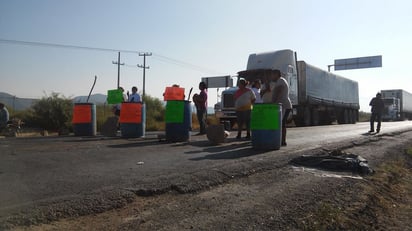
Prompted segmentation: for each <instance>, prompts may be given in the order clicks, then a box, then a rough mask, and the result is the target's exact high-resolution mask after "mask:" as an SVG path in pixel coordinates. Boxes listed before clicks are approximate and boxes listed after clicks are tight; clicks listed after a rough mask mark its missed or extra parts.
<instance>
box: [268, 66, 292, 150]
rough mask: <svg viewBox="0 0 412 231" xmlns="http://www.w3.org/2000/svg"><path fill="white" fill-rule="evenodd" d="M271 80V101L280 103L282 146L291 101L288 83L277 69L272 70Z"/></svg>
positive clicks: (283, 144) (284, 143) (284, 140)
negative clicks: (272, 84)
mask: <svg viewBox="0 0 412 231" xmlns="http://www.w3.org/2000/svg"><path fill="white" fill-rule="evenodd" d="M272 80H273V81H275V87H274V89H273V93H272V103H278V104H282V146H286V145H287V144H286V122H287V119H288V116H289V113H290V112H291V111H292V102H291V101H290V98H289V84H288V81H286V79H285V78H283V77H282V75H281V73H280V70H278V69H275V70H272Z"/></svg>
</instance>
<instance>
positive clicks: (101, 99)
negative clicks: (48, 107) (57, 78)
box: [0, 92, 107, 111]
mask: <svg viewBox="0 0 412 231" xmlns="http://www.w3.org/2000/svg"><path fill="white" fill-rule="evenodd" d="M106 98H107V96H106V95H103V94H94V95H91V96H90V99H89V103H95V104H105V103H106ZM38 100H39V99H29V98H19V97H17V96H14V95H11V94H8V93H5V92H0V102H2V103H4V104H5V105H6V107H7V108H9V109H13V110H16V111H21V110H26V109H29V108H30V107H31V106H32V105H33V104H34V103H35V102H36V101H38ZM86 101H87V96H76V97H74V98H73V102H74V103H85V102H86Z"/></svg>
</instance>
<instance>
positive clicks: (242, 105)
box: [193, 70, 292, 146]
mask: <svg viewBox="0 0 412 231" xmlns="http://www.w3.org/2000/svg"><path fill="white" fill-rule="evenodd" d="M265 79H266V81H265V82H264V83H263V86H262V83H261V81H260V80H259V79H257V80H255V81H254V82H253V83H252V85H249V83H248V82H247V81H246V80H245V79H243V78H240V79H239V81H238V87H239V89H238V90H237V91H236V92H235V94H234V100H235V110H236V117H237V127H238V130H237V136H236V138H237V139H241V135H242V130H243V127H244V126H245V127H246V137H245V138H246V139H250V138H251V134H250V133H251V129H250V120H251V110H252V106H253V104H256V103H278V104H282V145H283V146H285V145H286V122H287V118H288V116H289V113H290V112H291V110H292V103H291V101H290V98H289V84H288V82H287V81H286V79H285V78H283V77H282V76H281V72H280V71H279V70H272V71H271V72H270V73H268V76H265ZM199 90H200V93H199V94H195V95H194V96H193V101H194V103H195V106H196V114H197V119H198V121H199V127H200V129H199V133H198V134H197V135H203V134H206V116H207V85H206V83H205V82H200V83H199Z"/></svg>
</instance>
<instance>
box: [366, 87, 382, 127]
mask: <svg viewBox="0 0 412 231" xmlns="http://www.w3.org/2000/svg"><path fill="white" fill-rule="evenodd" d="M369 106H371V107H372V108H371V111H372V114H371V117H370V127H371V129H370V130H369V132H375V129H374V127H375V121H376V122H378V124H377V127H376V133H379V132H380V131H381V121H382V114H383V109H384V103H383V100H382V95H381V93H380V92H378V93H377V94H376V97H373V98H372V100H371V102H370V103H369Z"/></svg>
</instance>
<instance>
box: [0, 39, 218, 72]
mask: <svg viewBox="0 0 412 231" xmlns="http://www.w3.org/2000/svg"><path fill="white" fill-rule="evenodd" d="M0 43H9V44H16V45H26V46H38V47H54V48H65V49H78V50H79V49H80V50H93V51H103V52H123V53H132V54H141V53H145V52H142V51H135V50H123V49H112V48H100V47H90V46H77V45H66V44H58V43H44V42H32V41H23V40H12V39H2V38H0ZM153 58H154V59H156V60H159V61H162V62H166V63H171V64H174V65H176V66H181V67H183V68H187V69H192V70H196V71H200V72H205V73H214V74H222V73H223V72H221V71H216V70H212V69H209V68H205V67H202V66H198V65H195V64H191V63H188V62H185V61H181V60H178V59H174V58H171V57H167V56H164V55H161V54H157V53H153Z"/></svg>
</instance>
